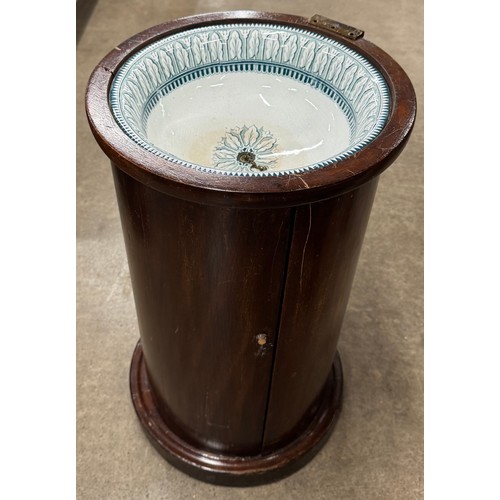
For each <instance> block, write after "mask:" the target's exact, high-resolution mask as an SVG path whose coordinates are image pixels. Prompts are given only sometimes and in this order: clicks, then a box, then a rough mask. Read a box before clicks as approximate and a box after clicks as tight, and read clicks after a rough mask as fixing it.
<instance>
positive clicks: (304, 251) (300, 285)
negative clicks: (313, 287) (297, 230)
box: [299, 205, 312, 293]
mask: <svg viewBox="0 0 500 500" xmlns="http://www.w3.org/2000/svg"><path fill="white" fill-rule="evenodd" d="M311 226H312V207H311V205H309V228H308V230H307V236H306V242H305V244H304V249H303V250H302V262H301V264H300V280H299V293H302V274H303V270H304V260H305V257H306V247H307V242H308V241H309V235H310V234H311Z"/></svg>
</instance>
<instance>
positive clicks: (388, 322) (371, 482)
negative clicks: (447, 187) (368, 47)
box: [77, 0, 423, 500]
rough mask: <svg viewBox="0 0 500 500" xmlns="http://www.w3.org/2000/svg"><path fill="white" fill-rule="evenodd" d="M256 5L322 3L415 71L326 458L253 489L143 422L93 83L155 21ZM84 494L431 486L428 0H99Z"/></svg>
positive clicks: (88, 48) (80, 384) (85, 257)
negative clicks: (175, 457) (411, 120)
mask: <svg viewBox="0 0 500 500" xmlns="http://www.w3.org/2000/svg"><path fill="white" fill-rule="evenodd" d="M244 8H250V9H254V10H267V11H274V12H287V13H291V14H298V15H303V16H308V17H309V16H311V15H313V14H315V13H319V14H322V15H325V16H328V17H330V18H333V19H337V20H339V21H342V22H345V23H348V24H351V25H353V26H356V27H360V28H362V29H364V30H365V32H366V35H365V36H366V38H367V39H368V40H370V41H372V42H374V43H375V44H377V45H379V46H380V47H381V48H383V49H384V50H385V51H386V52H388V53H389V54H390V55H391V56H392V57H394V58H395V59H396V60H397V61H398V62H399V63H400V64H401V65H402V66H403V68H404V69H405V70H406V72H407V73H408V75H409V76H410V78H411V80H412V81H413V83H414V86H415V89H416V92H417V98H418V102H419V114H418V119H417V123H416V126H415V129H414V132H413V135H412V138H411V140H410V142H409V144H408V146H407V148H406V150H405V151H404V152H403V154H402V155H401V156H400V157H399V159H398V160H397V161H396V162H395V164H394V165H393V166H392V167H390V168H389V170H387V171H386V172H385V173H384V174H383V175H382V177H381V180H380V183H379V189H378V193H377V197H376V200H375V205H374V207H373V212H372V216H371V219H370V224H369V226H368V231H367V234H366V238H365V243H364V247H363V251H362V254H361V258H360V262H359V265H358V270H357V274H356V278H355V282H354V286H353V290H352V294H351V299H350V302H349V307H348V311H347V314H346V317H345V321H344V326H343V331H342V335H341V339H340V345H339V349H340V352H341V353H342V359H343V364H344V376H345V398H344V408H343V412H342V414H341V417H340V420H339V422H338V424H337V427H336V429H335V432H334V434H333V435H332V437H331V439H330V440H329V441H328V443H327V444H326V446H325V447H324V448H323V449H322V450H321V452H320V453H319V454H318V455H317V456H316V458H315V459H314V460H313V461H312V462H311V463H310V464H308V465H307V466H306V467H305V468H303V469H302V470H300V471H299V472H297V473H296V474H294V475H293V476H291V477H289V478H287V479H285V480H282V481H280V482H277V483H274V484H271V485H267V486H261V487H256V488H251V489H236V488H225V487H216V486H211V485H207V484H204V483H201V482H199V481H196V480H194V479H191V478H190V477H188V476H186V475H184V474H182V473H181V472H178V471H177V470H176V469H174V468H172V467H171V466H170V465H168V464H167V463H166V462H165V461H164V460H163V459H162V458H161V457H160V456H159V455H158V454H157V453H156V451H155V450H154V449H153V448H152V447H151V446H150V444H149V442H148V441H147V440H146V438H145V437H144V435H143V434H142V432H141V429H140V427H139V424H138V421H137V419H136V417H135V414H134V410H133V408H132V405H131V402H130V398H129V389H128V369H129V363H130V357H131V354H132V351H133V348H134V346H135V343H136V341H137V339H138V335H139V333H138V328H137V323H136V317H135V310H134V303H133V297H132V291H131V287H130V280H129V273H128V267H127V261H126V255H125V249H124V245H123V239H122V234H121V227H120V221H119V216H118V211H117V205H116V201H115V193H114V187H113V182H112V177H111V171H110V168H109V163H108V160H107V158H106V157H105V155H104V154H103V153H102V152H101V151H100V149H99V148H98V146H97V144H96V143H95V142H94V140H93V137H92V135H91V132H90V130H89V128H88V126H87V122H86V117H85V112H84V105H83V99H84V91H85V86H86V83H87V80H88V77H89V75H90V73H91V71H92V69H93V68H94V66H95V65H96V64H97V63H98V61H99V60H100V59H101V58H102V57H103V56H104V55H105V54H106V53H107V52H108V51H109V50H111V49H112V48H113V47H115V46H116V45H117V44H118V43H120V42H122V41H123V40H125V39H126V38H128V37H129V36H131V35H133V34H135V33H137V32H139V31H141V30H143V29H145V28H147V27H150V26H153V25H155V24H159V23H160V22H163V21H166V20H168V19H173V18H176V17H181V16H187V15H192V14H196V13H202V12H210V11H223V10H236V9H244ZM77 156H78V158H77V217H78V220H77V287H78V288H77V300H78V303H77V494H78V498H79V499H81V500H84V499H89V500H90V499H109V500H111V499H169V500H170V499H193V498H196V499H209V498H220V499H239V498H252V499H261V498H262V499H264V498H265V499H276V500H278V499H279V500H281V499H304V498H308V499H310V500H321V499H343V500H357V499H359V500H365V499H367V500H375V499H383V500H390V499H397V500H412V499H421V498H423V3H421V2H420V1H412V0H385V1H383V2H367V1H361V0H349V1H348V0H339V1H337V2H335V3H333V2H330V1H326V0H311V1H308V2H306V1H304V0H301V1H298V2H285V1H276V2H272V3H269V2H264V1H255V0H253V1H249V2H246V3H244V2H241V1H221V0H209V1H206V2H201V1H199V2H197V1H193V0H189V1H185V2H173V1H171V0H166V1H155V0H138V1H126V2H124V1H118V0H99V1H98V3H97V5H96V7H95V9H94V10H93V13H92V15H91V17H90V20H89V22H88V25H87V27H86V29H85V31H84V32H83V34H82V36H81V38H80V41H79V43H78V46H77Z"/></svg>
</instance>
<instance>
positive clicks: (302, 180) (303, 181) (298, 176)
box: [293, 174, 309, 188]
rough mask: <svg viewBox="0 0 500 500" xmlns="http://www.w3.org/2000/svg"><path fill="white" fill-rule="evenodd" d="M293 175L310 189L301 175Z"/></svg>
mask: <svg viewBox="0 0 500 500" xmlns="http://www.w3.org/2000/svg"><path fill="white" fill-rule="evenodd" d="M293 175H294V177H297V178H298V179H300V181H301V182H302V183H303V184H304V186H305V187H306V188H309V184H308V183H307V182H306V181H305V180H304V179H302V177H301V176H300V175H297V174H293Z"/></svg>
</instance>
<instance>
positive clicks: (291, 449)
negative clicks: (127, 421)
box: [130, 342, 342, 486]
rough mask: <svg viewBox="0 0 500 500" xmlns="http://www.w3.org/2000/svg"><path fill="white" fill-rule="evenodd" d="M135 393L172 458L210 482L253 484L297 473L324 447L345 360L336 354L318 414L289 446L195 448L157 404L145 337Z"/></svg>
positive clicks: (145, 422) (134, 372) (147, 424)
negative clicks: (258, 450) (241, 452)
mask: <svg viewBox="0 0 500 500" xmlns="http://www.w3.org/2000/svg"><path fill="white" fill-rule="evenodd" d="M130 392H131V394H132V402H133V405H134V408H135V411H136V413H137V416H138V417H139V420H140V422H141V425H142V427H143V430H144V431H145V433H146V435H147V437H148V438H149V440H150V441H151V442H152V444H153V445H154V447H155V448H156V449H157V450H158V452H159V453H160V454H161V455H162V456H163V457H164V458H165V459H166V460H167V461H168V462H169V463H171V464H172V465H173V466H175V467H176V468H178V469H180V470H181V471H183V472H185V473H187V474H189V475H190V476H192V477H195V478H197V479H200V480H202V481H206V482H209V483H213V484H220V485H226V486H254V485H259V484H264V483H269V482H272V481H276V480H278V479H282V478H283V477H285V476H287V475H289V474H291V473H293V472H295V471H296V470H298V469H300V468H301V467H302V466H304V465H305V464H306V463H307V462H309V460H311V459H312V458H313V457H314V455H315V454H316V453H317V452H318V451H319V450H320V449H321V447H322V446H323V444H324V443H325V442H326V440H327V439H328V437H329V435H330V433H331V432H332V431H333V428H334V426H335V423H336V421H337V418H338V415H339V412H340V409H341V401H342V364H341V361H340V356H339V354H338V353H337V354H336V355H335V359H334V362H333V365H332V371H331V374H330V377H329V378H328V381H327V384H326V386H325V389H324V390H323V393H322V397H321V401H320V403H319V405H318V409H317V411H316V414H315V415H314V418H313V419H312V420H311V422H310V423H309V425H308V426H307V427H306V428H305V429H304V430H303V431H302V433H301V434H300V435H298V436H297V437H296V438H295V439H294V440H293V441H291V442H290V443H288V444H287V445H286V446H283V447H281V448H278V449H274V450H272V451H270V452H269V453H265V454H259V455H252V456H235V455H224V454H220V453H215V452H212V451H207V450H205V449H201V448H196V447H194V446H193V445H191V444H190V443H187V442H186V441H185V440H183V439H181V438H180V437H178V436H177V435H176V434H175V433H174V431H173V430H172V429H171V428H170V427H169V426H168V424H167V423H166V422H165V421H164V419H163V418H162V417H161V416H160V414H159V412H158V409H157V407H156V405H155V402H154V399H153V396H152V392H151V386H150V384H149V380H148V374H147V370H146V365H145V362H144V356H143V353H142V347H141V344H140V342H139V343H138V344H137V346H136V348H135V351H134V354H133V356H132V364H131V367H130Z"/></svg>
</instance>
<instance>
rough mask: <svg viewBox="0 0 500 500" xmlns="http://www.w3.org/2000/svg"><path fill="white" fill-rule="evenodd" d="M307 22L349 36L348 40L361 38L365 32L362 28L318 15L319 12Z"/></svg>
mask: <svg viewBox="0 0 500 500" xmlns="http://www.w3.org/2000/svg"><path fill="white" fill-rule="evenodd" d="M309 23H311V24H315V25H316V26H319V27H321V28H323V29H326V30H328V31H331V32H332V33H335V34H337V35H341V36H344V37H346V38H349V39H350V40H357V39H358V38H362V37H363V35H364V34H365V32H364V31H363V30H360V29H358V28H353V27H352V26H348V25H347V24H342V23H339V22H337V21H334V20H333V19H328V17H324V16H320V15H319V14H315V15H314V16H312V17H311V19H309Z"/></svg>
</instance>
